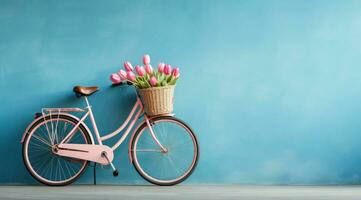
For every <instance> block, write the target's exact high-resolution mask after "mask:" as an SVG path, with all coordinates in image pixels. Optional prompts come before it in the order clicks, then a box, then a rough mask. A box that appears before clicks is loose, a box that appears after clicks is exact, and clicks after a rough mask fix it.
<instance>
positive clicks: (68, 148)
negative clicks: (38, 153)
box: [52, 144, 114, 167]
mask: <svg viewBox="0 0 361 200" xmlns="http://www.w3.org/2000/svg"><path fill="white" fill-rule="evenodd" d="M52 151H53V153H54V154H56V155H59V156H64V157H69V158H76V159H81V160H89V161H92V162H96V163H100V164H102V165H108V164H111V165H112V163H111V162H112V161H113V158H114V154H113V150H112V149H111V148H110V147H108V146H105V145H94V144H59V145H54V146H53V148H52ZM104 152H105V154H106V156H103V154H104ZM113 167H114V166H113Z"/></svg>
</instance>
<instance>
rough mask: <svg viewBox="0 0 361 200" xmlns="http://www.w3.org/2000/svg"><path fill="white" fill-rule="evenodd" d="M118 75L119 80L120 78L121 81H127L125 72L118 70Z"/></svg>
mask: <svg viewBox="0 0 361 200" xmlns="http://www.w3.org/2000/svg"><path fill="white" fill-rule="evenodd" d="M118 75H119V76H120V78H121V79H122V80H125V79H127V72H125V71H124V70H122V69H121V70H119V72H118Z"/></svg>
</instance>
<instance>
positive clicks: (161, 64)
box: [158, 63, 164, 73]
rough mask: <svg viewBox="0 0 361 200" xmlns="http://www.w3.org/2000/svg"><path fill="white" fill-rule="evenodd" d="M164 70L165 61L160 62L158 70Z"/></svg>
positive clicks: (161, 71)
mask: <svg viewBox="0 0 361 200" xmlns="http://www.w3.org/2000/svg"><path fill="white" fill-rule="evenodd" d="M163 71H164V63H159V64H158V72H160V73H163Z"/></svg>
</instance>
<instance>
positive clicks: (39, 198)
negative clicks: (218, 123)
mask: <svg viewBox="0 0 361 200" xmlns="http://www.w3.org/2000/svg"><path fill="white" fill-rule="evenodd" d="M0 199H1V200H7V199H12V200H14V199H33V200H34V199H36V200H43V199H44V200H51V199H57V200H63V199H64V200H65V199H66V200H77V199H82V200H91V199H96V200H101V199H112V200H115V199H120V200H126V199H130V200H131V199H137V200H141V199H154V200H155V199H156V200H163V199H164V200H169V199H179V200H188V199H196V200H202V199H205V200H210V199H237V200H240V199H242V200H259V199H267V200H273V199H282V200H283V199H292V200H314V199H325V200H326V199H327V200H336V199H337V200H356V199H357V200H360V199H361V186H238V185H229V186H227V185H222V186H207V185H202V186H188V185H187V186H173V187H159V186H104V185H97V186H76V185H75V186H66V187H46V186H0Z"/></svg>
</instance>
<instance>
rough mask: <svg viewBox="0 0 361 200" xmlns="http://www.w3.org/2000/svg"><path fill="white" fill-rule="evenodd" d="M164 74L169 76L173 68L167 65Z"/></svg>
mask: <svg viewBox="0 0 361 200" xmlns="http://www.w3.org/2000/svg"><path fill="white" fill-rule="evenodd" d="M163 72H164V74H166V75H169V74H170V73H171V72H172V66H170V65H165V67H164V71H163Z"/></svg>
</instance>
